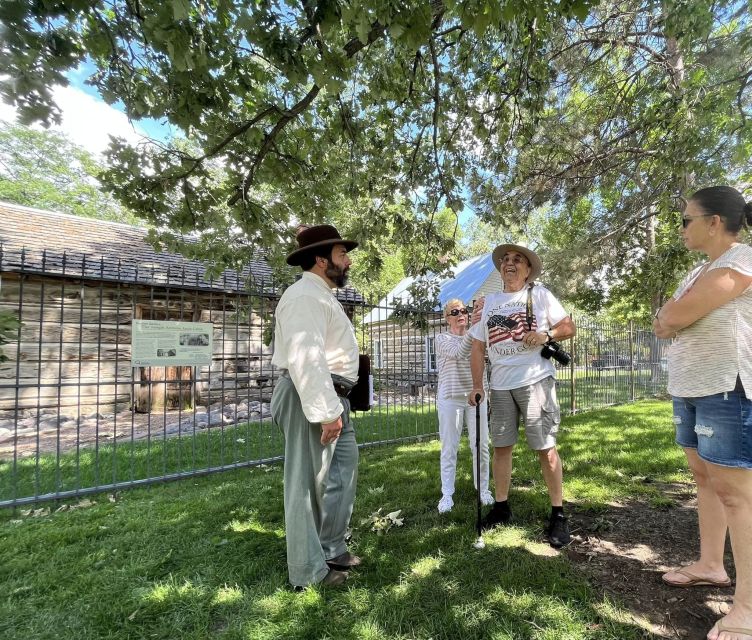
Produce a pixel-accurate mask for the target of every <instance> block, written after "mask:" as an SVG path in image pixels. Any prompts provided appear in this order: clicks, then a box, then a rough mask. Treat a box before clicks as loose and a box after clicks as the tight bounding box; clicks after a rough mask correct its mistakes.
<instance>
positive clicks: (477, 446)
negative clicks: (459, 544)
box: [473, 393, 486, 549]
mask: <svg viewBox="0 0 752 640" xmlns="http://www.w3.org/2000/svg"><path fill="white" fill-rule="evenodd" d="M475 484H476V485H477V487H478V490H477V491H476V495H475V497H476V506H477V517H476V518H475V532H476V533H477V534H478V539H477V540H476V541H475V544H473V547H475V548H476V549H483V548H484V547H485V546H486V543H485V542H483V536H482V535H481V532H480V492H481V483H480V394H479V393H476V394H475Z"/></svg>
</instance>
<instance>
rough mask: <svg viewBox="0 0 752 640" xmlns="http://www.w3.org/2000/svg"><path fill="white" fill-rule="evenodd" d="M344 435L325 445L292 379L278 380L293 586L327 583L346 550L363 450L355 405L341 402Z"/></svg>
mask: <svg viewBox="0 0 752 640" xmlns="http://www.w3.org/2000/svg"><path fill="white" fill-rule="evenodd" d="M342 404H343V406H344V408H345V410H344V412H343V413H342V433H341V434H340V436H339V438H338V439H337V440H336V441H335V442H334V443H332V444H329V445H322V444H321V425H320V424H319V423H311V422H308V420H307V419H306V417H305V414H304V413H303V408H302V407H301V405H300V396H299V395H298V392H297V390H296V389H295V385H293V383H292V380H290V378H289V377H287V376H283V377H281V378H280V379H279V380H278V381H277V385H276V386H275V388H274V393H273V394H272V401H271V412H272V418H273V419H274V422H276V423H277V424H278V425H280V426H281V427H282V431H283V433H284V435H285V490H284V494H285V533H286V538H287V570H288V573H289V576H290V583H291V584H293V585H295V586H305V585H308V584H312V583H315V582H320V581H321V580H323V579H324V577H325V576H326V574H327V573H328V571H329V567H328V566H327V564H326V561H327V560H330V559H332V558H335V557H337V556H338V555H340V554H342V553H344V552H345V551H347V546H346V544H345V535H346V533H347V527H348V525H349V524H350V517H351V516H352V510H353V503H354V502H355V488H356V485H357V479H358V445H357V443H356V442H355V431H354V430H353V427H352V423H351V422H350V403H349V402H348V400H347V399H346V398H342Z"/></svg>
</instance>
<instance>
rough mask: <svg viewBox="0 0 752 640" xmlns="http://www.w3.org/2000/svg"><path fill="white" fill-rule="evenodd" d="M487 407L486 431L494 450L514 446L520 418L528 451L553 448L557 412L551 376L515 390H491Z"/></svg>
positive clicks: (556, 428)
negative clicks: (489, 412)
mask: <svg viewBox="0 0 752 640" xmlns="http://www.w3.org/2000/svg"><path fill="white" fill-rule="evenodd" d="M490 406H491V419H490V420H489V423H488V427H489V431H490V432H491V444H492V445H493V446H494V447H511V446H512V445H513V444H514V443H515V442H517V437H518V435H519V423H520V414H522V419H523V421H524V423H525V437H526V438H527V443H528V445H530V448H531V449H535V450H536V451H540V450H542V449H550V448H551V447H554V446H556V434H557V433H558V431H559V424H560V423H561V412H560V411H559V403H558V401H557V400H556V381H555V380H554V379H553V377H552V376H549V377H548V378H544V379H543V380H541V381H539V382H536V383H534V384H530V385H527V386H525V387H519V388H518V389H510V390H505V391H499V390H496V389H491V398H490Z"/></svg>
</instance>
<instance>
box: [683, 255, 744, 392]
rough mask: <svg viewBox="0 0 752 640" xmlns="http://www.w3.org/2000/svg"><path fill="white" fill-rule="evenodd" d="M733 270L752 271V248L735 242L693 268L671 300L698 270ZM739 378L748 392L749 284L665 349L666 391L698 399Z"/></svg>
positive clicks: (726, 387) (730, 385)
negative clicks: (716, 256)
mask: <svg viewBox="0 0 752 640" xmlns="http://www.w3.org/2000/svg"><path fill="white" fill-rule="evenodd" d="M711 269H732V270H734V271H737V272H739V273H741V274H743V275H747V276H749V275H752V247H750V246H749V245H746V244H735V245H733V246H732V247H731V248H730V249H729V250H728V251H726V252H725V253H724V254H723V255H721V256H719V257H718V258H717V259H716V260H714V261H713V262H711V263H709V264H708V263H705V264H703V265H700V266H699V267H697V268H696V269H694V270H693V271H692V272H691V273H690V274H689V275H688V276H687V277H686V278H684V280H683V281H682V283H681V284H680V285H679V288H678V289H677V291H676V293H675V294H674V298H675V299H677V300H678V299H679V298H680V297H681V296H682V295H684V293H686V291H688V290H689V288H690V287H691V285H692V284H693V283H694V281H695V280H696V279H697V278H698V277H699V275H700V274H701V272H702V271H704V270H707V271H710V270H711ZM737 376H738V377H740V378H741V382H742V386H743V387H744V390H745V392H746V394H747V397H751V396H752V286H750V287H748V288H747V289H746V291H744V293H742V294H741V295H740V296H738V297H736V298H734V299H733V300H731V301H730V302H727V303H726V304H724V305H723V306H721V307H718V308H717V309H713V311H711V312H710V313H708V314H707V315H706V316H704V317H703V318H700V319H699V320H697V321H696V322H694V323H693V324H691V325H689V326H688V327H685V328H684V329H682V330H681V331H679V332H678V333H677V336H676V339H675V340H674V342H673V343H672V344H671V348H670V349H669V353H668V392H669V393H670V394H671V395H672V396H678V397H683V398H697V397H701V396H709V395H713V394H716V393H724V392H726V391H731V390H733V389H734V387H735V386H736V378H737Z"/></svg>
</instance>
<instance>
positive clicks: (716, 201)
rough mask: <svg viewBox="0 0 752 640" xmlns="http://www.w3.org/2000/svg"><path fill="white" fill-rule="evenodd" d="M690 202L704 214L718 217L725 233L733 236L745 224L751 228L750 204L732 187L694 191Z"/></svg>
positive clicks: (751, 211)
mask: <svg viewBox="0 0 752 640" xmlns="http://www.w3.org/2000/svg"><path fill="white" fill-rule="evenodd" d="M690 200H691V201H693V202H695V203H696V204H697V205H698V206H699V207H700V208H701V209H702V210H703V212H704V213H706V214H708V215H717V216H719V217H720V218H721V220H723V226H724V227H725V228H726V231H728V232H729V233H731V234H733V235H736V234H738V233H739V232H740V231H741V229H742V227H743V226H744V225H745V223H746V225H747V226H748V227H752V203H746V202H745V201H744V196H742V194H741V193H739V192H738V191H737V190H736V189H734V188H733V187H728V186H725V185H724V186H716V187H706V188H705V189H700V190H699V191H696V192H695V193H694V194H693V195H692V197H691V198H690Z"/></svg>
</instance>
